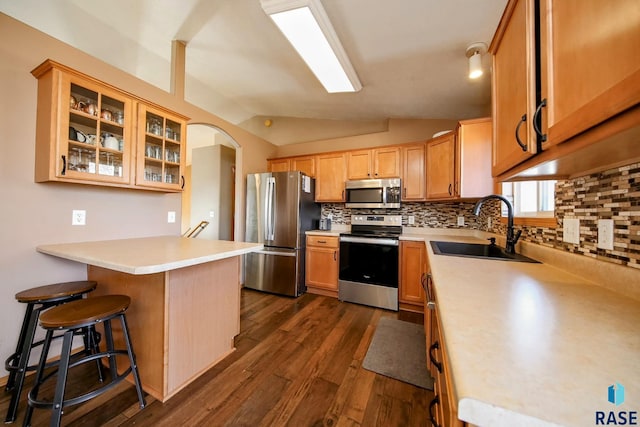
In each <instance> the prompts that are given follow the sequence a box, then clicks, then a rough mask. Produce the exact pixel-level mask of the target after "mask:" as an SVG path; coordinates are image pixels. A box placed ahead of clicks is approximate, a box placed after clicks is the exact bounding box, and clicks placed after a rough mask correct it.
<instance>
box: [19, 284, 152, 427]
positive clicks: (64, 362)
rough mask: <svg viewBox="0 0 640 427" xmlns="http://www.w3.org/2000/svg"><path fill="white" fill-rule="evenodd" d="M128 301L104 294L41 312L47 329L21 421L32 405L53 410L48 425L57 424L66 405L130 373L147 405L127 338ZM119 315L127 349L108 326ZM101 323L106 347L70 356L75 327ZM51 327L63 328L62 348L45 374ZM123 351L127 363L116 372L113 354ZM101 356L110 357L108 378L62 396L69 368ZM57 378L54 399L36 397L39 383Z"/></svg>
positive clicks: (27, 417)
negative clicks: (118, 343)
mask: <svg viewBox="0 0 640 427" xmlns="http://www.w3.org/2000/svg"><path fill="white" fill-rule="evenodd" d="M130 303H131V298H129V297H128V296H126V295H103V296H98V297H92V298H86V299H81V300H77V301H72V302H70V303H68V304H64V305H61V306H58V307H54V308H52V309H50V310H47V311H46V312H45V313H43V314H42V315H41V316H40V325H41V326H42V327H43V328H44V329H46V330H47V334H46V336H45V339H44V344H43V347H42V355H41V357H40V363H39V364H38V370H37V372H36V379H35V383H34V386H33V388H32V389H31V391H30V392H29V394H28V403H29V407H28V408H27V413H26V415H25V419H24V425H25V426H28V425H30V424H31V417H32V415H33V409H34V408H50V409H52V410H53V412H52V415H51V422H50V425H51V426H59V425H60V420H61V418H62V413H63V411H64V409H65V408H66V407H67V406H71V405H77V404H79V403H83V402H86V401H87V400H90V399H93V398H94V397H97V396H99V395H101V394H102V393H104V392H106V391H108V390H109V389H111V388H112V387H114V386H115V385H116V384H118V383H119V382H121V381H122V380H124V379H125V378H126V377H127V376H128V375H129V374H130V373H132V374H133V380H134V383H135V386H136V391H137V393H138V400H139V402H140V408H144V407H145V406H146V401H145V399H144V396H143V394H142V386H141V385H140V376H139V374H138V367H137V366H136V360H135V354H134V352H133V347H132V346H131V340H130V338H129V328H128V327H127V319H126V318H125V311H126V310H127V308H128V307H129V304H130ZM116 318H119V319H120V324H121V326H122V338H123V340H124V345H125V347H126V349H116V348H115V347H114V341H113V331H112V328H111V320H112V319H116ZM98 323H102V324H103V326H104V334H105V341H106V347H107V350H106V351H104V352H100V353H96V354H90V355H87V356H85V357H82V358H80V359H78V360H76V361H71V360H70V355H71V347H72V345H73V335H74V331H76V330H78V329H81V328H85V327H87V326H93V325H96V324H98ZM54 331H64V335H63V341H62V350H61V354H60V361H59V364H58V368H57V369H55V370H53V371H52V372H50V373H48V374H47V375H46V376H45V375H44V371H45V368H46V367H47V366H46V361H47V356H48V355H47V353H49V347H50V345H51V340H52V338H53V333H54ZM118 354H126V355H127V356H128V357H129V367H128V368H127V369H126V370H124V372H123V373H122V374H118V367H117V362H116V355H118ZM104 357H107V358H108V359H109V371H110V373H111V381H110V382H108V383H106V384H104V385H102V386H101V387H99V388H97V389H94V390H92V391H90V392H87V393H85V394H82V395H79V396H75V397H71V398H67V399H65V387H66V382H67V375H68V373H69V369H70V368H73V367H75V366H78V365H81V364H83V363H87V362H90V361H92V360H100V359H102V358H104ZM53 377H55V378H56V385H55V393H54V397H53V401H44V400H38V390H39V389H40V386H41V385H42V384H43V383H44V382H45V381H47V380H48V379H50V378H53Z"/></svg>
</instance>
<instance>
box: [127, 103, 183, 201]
mask: <svg viewBox="0 0 640 427" xmlns="http://www.w3.org/2000/svg"><path fill="white" fill-rule="evenodd" d="M137 122H138V136H137V140H138V145H137V147H138V150H137V164H136V185H138V186H143V187H151V188H156V189H164V190H169V191H180V190H181V189H182V188H183V186H184V161H181V159H184V158H186V153H187V151H186V147H187V142H186V135H187V129H186V121H185V119H184V118H183V117H180V116H177V115H175V114H173V113H171V112H170V111H167V110H163V109H160V108H158V107H154V106H150V105H146V104H143V103H139V104H138V121H137Z"/></svg>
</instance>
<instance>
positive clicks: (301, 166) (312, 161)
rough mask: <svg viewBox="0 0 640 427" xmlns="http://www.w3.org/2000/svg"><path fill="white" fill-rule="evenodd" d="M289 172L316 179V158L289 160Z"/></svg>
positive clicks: (305, 157) (306, 157) (307, 157)
mask: <svg viewBox="0 0 640 427" xmlns="http://www.w3.org/2000/svg"><path fill="white" fill-rule="evenodd" d="M291 170H293V171H300V172H302V173H304V174H305V175H307V176H310V177H311V178H315V177H316V157H315V156H304V157H294V158H292V159H291Z"/></svg>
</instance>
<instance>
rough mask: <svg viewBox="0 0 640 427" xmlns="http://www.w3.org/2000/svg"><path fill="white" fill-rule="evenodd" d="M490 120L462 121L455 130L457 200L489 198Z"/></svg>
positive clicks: (490, 179)
mask: <svg viewBox="0 0 640 427" xmlns="http://www.w3.org/2000/svg"><path fill="white" fill-rule="evenodd" d="M491 129H492V127H491V118H489V117H486V118H483V119H472V120H462V121H460V122H459V123H458V127H457V140H456V161H455V164H456V181H455V184H454V188H455V193H456V196H457V197H459V198H476V197H484V196H486V195H488V194H492V193H493V192H494V191H493V177H492V176H491V135H492V132H491Z"/></svg>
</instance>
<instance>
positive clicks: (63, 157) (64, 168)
mask: <svg viewBox="0 0 640 427" xmlns="http://www.w3.org/2000/svg"><path fill="white" fill-rule="evenodd" d="M66 173H67V156H65V155H64V154H63V155H62V172H61V173H60V175H64V174H66Z"/></svg>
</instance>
